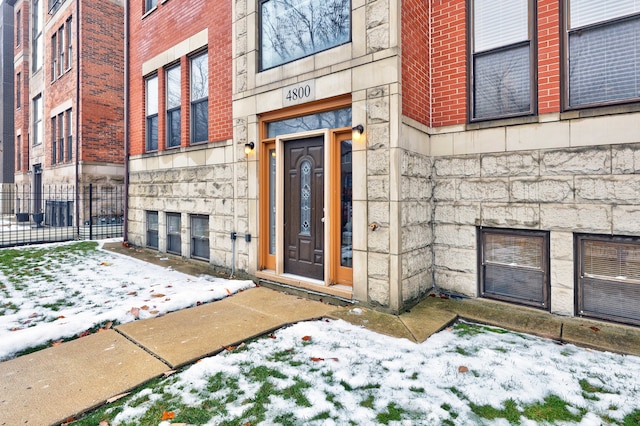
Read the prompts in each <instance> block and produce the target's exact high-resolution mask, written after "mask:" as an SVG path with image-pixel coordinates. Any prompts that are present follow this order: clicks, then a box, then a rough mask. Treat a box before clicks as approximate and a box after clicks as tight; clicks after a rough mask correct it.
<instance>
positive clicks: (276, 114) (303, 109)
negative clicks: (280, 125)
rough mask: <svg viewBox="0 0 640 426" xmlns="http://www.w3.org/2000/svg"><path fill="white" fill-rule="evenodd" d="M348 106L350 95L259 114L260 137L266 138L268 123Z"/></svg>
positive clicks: (349, 104)
mask: <svg viewBox="0 0 640 426" xmlns="http://www.w3.org/2000/svg"><path fill="white" fill-rule="evenodd" d="M348 106H351V94H347V95H341V96H336V97H335V98H329V99H322V100H320V101H314V102H309V103H306V104H303V105H295V106H292V107H289V108H283V109H280V110H277V111H272V112H266V113H263V114H260V130H261V134H260V137H261V138H266V135H267V133H266V130H267V128H266V124H267V123H268V122H271V121H279V120H284V119H287V118H293V117H300V116H303V115H310V114H317V113H319V112H324V111H332V110H334V109H340V108H344V107H348Z"/></svg>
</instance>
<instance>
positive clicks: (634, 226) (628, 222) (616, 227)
mask: <svg viewBox="0 0 640 426" xmlns="http://www.w3.org/2000/svg"><path fill="white" fill-rule="evenodd" d="M612 232H613V233H614V234H622V235H640V206H613V230H612Z"/></svg>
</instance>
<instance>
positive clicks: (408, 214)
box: [400, 200, 431, 226]
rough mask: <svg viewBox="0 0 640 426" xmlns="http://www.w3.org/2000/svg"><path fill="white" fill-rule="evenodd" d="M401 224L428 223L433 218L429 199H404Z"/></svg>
mask: <svg viewBox="0 0 640 426" xmlns="http://www.w3.org/2000/svg"><path fill="white" fill-rule="evenodd" d="M400 214H401V219H400V225H401V226H407V225H418V224H428V223H429V221H430V220H431V204H430V203H429V202H428V201H426V200H425V201H419V200H418V201H404V202H403V203H402V208H401V212H400Z"/></svg>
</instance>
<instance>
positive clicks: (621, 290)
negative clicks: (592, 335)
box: [575, 235, 640, 325]
mask: <svg viewBox="0 0 640 426" xmlns="http://www.w3.org/2000/svg"><path fill="white" fill-rule="evenodd" d="M575 239H576V257H577V261H576V269H577V271H576V277H577V288H576V305H577V306H576V308H577V312H578V315H580V316H585V317H592V318H598V319H604V320H611V321H616V322H621V323H627V324H633V325H640V309H638V306H639V304H640V238H632V237H620V236H594V235H576V237H575Z"/></svg>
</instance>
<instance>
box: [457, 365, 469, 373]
mask: <svg viewBox="0 0 640 426" xmlns="http://www.w3.org/2000/svg"><path fill="white" fill-rule="evenodd" d="M468 372H469V368H468V367H465V366H464V365H461V366H460V367H458V373H468Z"/></svg>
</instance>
